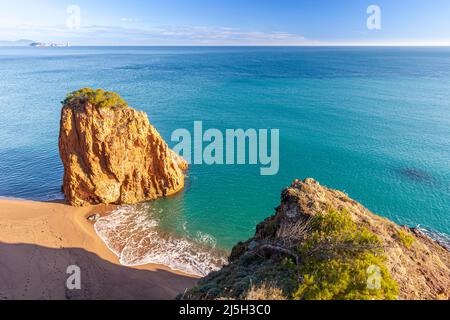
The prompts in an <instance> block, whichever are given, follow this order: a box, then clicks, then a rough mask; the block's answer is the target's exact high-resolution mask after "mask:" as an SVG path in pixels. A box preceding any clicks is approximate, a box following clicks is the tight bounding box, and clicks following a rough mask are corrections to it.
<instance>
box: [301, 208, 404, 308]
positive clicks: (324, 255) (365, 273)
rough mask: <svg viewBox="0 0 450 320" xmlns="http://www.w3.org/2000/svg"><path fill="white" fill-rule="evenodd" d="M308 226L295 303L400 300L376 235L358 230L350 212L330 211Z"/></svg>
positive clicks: (302, 245)
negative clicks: (303, 301)
mask: <svg viewBox="0 0 450 320" xmlns="http://www.w3.org/2000/svg"><path fill="white" fill-rule="evenodd" d="M308 225H309V228H310V230H311V232H310V235H309V237H308V239H307V240H306V241H305V242H302V243H301V244H300V245H299V247H298V252H299V256H300V261H301V264H300V266H299V273H300V279H301V280H300V284H299V287H298V289H297V291H296V292H295V293H294V294H293V298H294V299H305V300H310V299H312V300H330V299H338V300H347V299H357V300H373V299H396V298H397V295H398V288H397V284H396V282H395V281H394V280H392V278H391V276H390V274H389V272H388V270H387V268H386V266H385V265H384V260H385V257H384V254H383V247H382V243H381V241H380V240H379V239H378V238H377V236H376V235H374V234H373V233H371V232H370V231H368V230H367V229H365V228H363V227H358V226H357V225H356V223H355V222H354V221H353V220H352V219H351V217H350V215H349V214H348V213H347V212H346V211H342V212H339V211H336V210H330V211H329V212H328V213H327V214H321V215H317V216H315V217H312V218H311V220H310V221H309V222H308ZM372 279H373V280H372ZM371 280H372V281H373V283H371Z"/></svg>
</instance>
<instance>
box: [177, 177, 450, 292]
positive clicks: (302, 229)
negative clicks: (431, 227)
mask: <svg viewBox="0 0 450 320" xmlns="http://www.w3.org/2000/svg"><path fill="white" fill-rule="evenodd" d="M179 298H180V299H306V300H307V299H314V300H316V299H449V298H450V253H449V251H448V250H447V249H445V248H444V247H443V246H441V245H440V244H439V243H437V242H435V241H433V240H432V239H430V238H429V237H428V236H426V235H425V234H423V233H422V232H421V231H419V230H417V229H410V228H407V227H400V226H398V225H396V224H395V223H393V222H391V221H389V220H387V219H384V218H382V217H379V216H377V215H375V214H373V213H371V212H370V211H369V210H367V209H366V208H365V207H363V206H362V205H361V204H359V203H358V202H356V201H354V200H352V199H350V198H349V197H348V196H347V195H346V194H344V193H342V192H340V191H336V190H332V189H329V188H326V187H324V186H321V185H320V184H319V183H318V182H316V181H314V180H312V179H306V180H304V181H299V180H296V181H295V182H294V183H293V184H292V186H291V187H289V188H286V189H285V190H284V191H283V192H282V195H281V205H280V206H279V207H278V208H277V209H276V213H275V215H274V216H272V217H270V218H268V219H266V220H265V221H264V222H262V223H261V224H259V225H258V226H257V228H256V234H255V236H254V237H253V238H251V239H250V240H248V241H246V242H243V243H239V244H237V245H236V246H235V247H234V248H233V250H232V253H231V255H230V257H229V264H228V265H226V266H224V267H223V268H222V269H221V270H219V271H217V272H214V273H211V274H210V275H208V276H207V277H206V278H204V279H202V280H200V282H199V283H198V285H197V286H196V287H194V288H193V289H191V290H189V291H188V292H186V293H185V294H183V295H181V296H179Z"/></svg>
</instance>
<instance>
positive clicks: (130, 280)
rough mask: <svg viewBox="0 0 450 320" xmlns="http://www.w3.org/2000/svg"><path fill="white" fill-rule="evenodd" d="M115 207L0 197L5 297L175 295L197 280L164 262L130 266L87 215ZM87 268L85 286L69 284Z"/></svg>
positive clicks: (0, 274) (0, 270)
mask: <svg viewBox="0 0 450 320" xmlns="http://www.w3.org/2000/svg"><path fill="white" fill-rule="evenodd" d="M112 209H113V207H111V206H95V207H88V208H74V207H71V206H68V205H65V204H62V203H44V202H32V201H25V200H15V199H0V300H1V299H173V298H174V297H175V296H176V295H177V294H178V293H180V292H184V291H185V289H186V288H189V287H192V286H193V285H194V284H195V282H196V279H195V278H194V277H192V276H189V275H184V274H181V273H179V272H174V271H172V270H170V269H168V268H166V267H164V266H158V265H145V266H140V267H133V268H130V267H125V266H122V265H120V263H119V261H118V258H117V256H116V255H114V253H112V252H111V251H110V250H109V249H108V248H107V247H106V245H105V244H104V243H103V241H102V240H101V239H100V238H99V237H98V236H97V234H96V233H95V230H94V227H93V223H92V222H90V221H89V220H88V219H87V217H89V216H90V215H92V214H97V213H100V214H102V215H104V214H107V213H108V212H110V211H111V210H112ZM70 265H77V266H79V267H80V269H81V290H69V289H67V287H66V281H67V278H68V277H69V276H70V274H67V267H68V266H70Z"/></svg>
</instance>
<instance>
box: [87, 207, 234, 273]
mask: <svg viewBox="0 0 450 320" xmlns="http://www.w3.org/2000/svg"><path fill="white" fill-rule="evenodd" d="M158 225H159V223H158V220H157V219H156V218H155V219H153V218H152V217H151V216H149V214H148V207H147V206H121V207H119V208H118V209H116V210H115V211H114V212H112V213H111V214H110V215H108V216H106V217H102V218H100V219H99V220H98V221H97V222H96V223H95V231H96V232H97V234H98V235H99V236H100V238H101V239H103V241H104V242H105V243H106V245H107V246H108V248H109V249H110V250H111V251H112V252H114V253H115V254H116V255H117V256H118V257H119V261H120V263H121V264H122V265H125V266H138V265H144V264H149V263H150V264H161V265H165V266H168V267H169V268H171V269H173V270H177V271H181V272H185V273H187V274H192V275H197V276H205V275H207V274H208V273H210V272H212V271H215V270H218V269H220V268H221V267H222V266H223V265H224V264H225V263H226V257H225V255H224V254H223V253H222V252H220V251H219V250H216V249H215V239H214V238H213V237H212V236H211V235H208V234H205V233H202V232H198V233H197V236H196V237H195V239H193V240H191V239H187V238H182V237H179V236H175V235H173V234H170V233H167V232H164V231H161V230H158Z"/></svg>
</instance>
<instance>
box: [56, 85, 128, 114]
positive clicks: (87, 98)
mask: <svg viewBox="0 0 450 320" xmlns="http://www.w3.org/2000/svg"><path fill="white" fill-rule="evenodd" d="M85 103H90V104H92V105H95V106H98V107H100V108H112V109H116V108H126V107H127V106H128V104H127V103H126V102H125V100H123V99H122V98H121V97H120V95H119V94H117V93H115V92H110V91H105V90H103V89H96V90H94V89H91V88H83V89H80V90H77V91H74V92H71V93H69V94H68V95H67V97H66V99H65V100H64V101H63V104H64V105H83V104H85Z"/></svg>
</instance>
